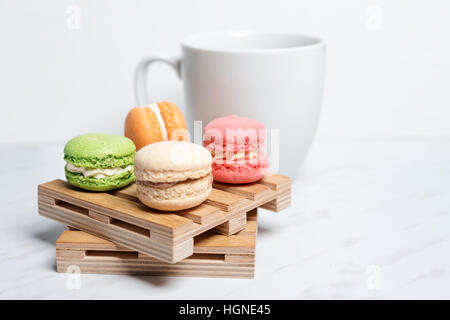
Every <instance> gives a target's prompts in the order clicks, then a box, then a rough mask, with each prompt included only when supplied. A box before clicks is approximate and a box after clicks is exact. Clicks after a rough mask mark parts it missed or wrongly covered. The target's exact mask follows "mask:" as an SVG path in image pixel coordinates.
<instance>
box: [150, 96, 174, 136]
mask: <svg viewBox="0 0 450 320" xmlns="http://www.w3.org/2000/svg"><path fill="white" fill-rule="evenodd" d="M148 107H149V108H150V109H151V110H152V111H153V112H154V113H155V116H156V120H158V124H159V129H160V130H161V135H162V138H163V141H167V140H169V135H168V133H167V128H166V123H165V122H164V119H163V117H162V115H161V110H160V109H159V106H158V104H157V103H152V104H149V105H148Z"/></svg>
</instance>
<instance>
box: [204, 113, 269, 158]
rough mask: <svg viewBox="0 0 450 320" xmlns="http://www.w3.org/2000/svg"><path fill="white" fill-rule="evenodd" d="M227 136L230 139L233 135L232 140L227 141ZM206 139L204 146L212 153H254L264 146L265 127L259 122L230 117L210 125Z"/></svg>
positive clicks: (205, 131) (205, 132) (206, 128)
mask: <svg viewBox="0 0 450 320" xmlns="http://www.w3.org/2000/svg"><path fill="white" fill-rule="evenodd" d="M227 131H228V132H227ZM227 134H228V138H230V136H229V135H230V134H233V136H231V140H230V139H227ZM204 137H205V138H204V141H203V145H204V146H205V147H207V148H208V150H210V151H211V150H213V149H221V150H223V151H224V152H225V151H237V150H247V151H253V150H258V149H260V148H262V146H264V142H265V127H264V126H263V125H262V124H261V123H260V122H259V121H257V120H254V119H250V118H245V117H238V116H235V115H230V116H227V117H221V118H217V119H214V120H213V121H211V122H210V123H208V125H207V126H206V127H205V130H204Z"/></svg>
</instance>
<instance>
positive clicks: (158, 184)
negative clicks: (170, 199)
mask: <svg viewBox="0 0 450 320" xmlns="http://www.w3.org/2000/svg"><path fill="white" fill-rule="evenodd" d="M209 177H211V173H209V174H208V175H206V176H204V177H201V178H199V179H187V180H183V181H177V182H153V181H140V180H138V181H137V184H139V185H141V186H146V187H150V188H156V189H167V188H171V187H173V186H176V185H180V184H183V183H184V184H187V183H192V182H195V181H198V180H201V179H205V178H206V179H208V178H209Z"/></svg>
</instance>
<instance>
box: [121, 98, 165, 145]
mask: <svg viewBox="0 0 450 320" xmlns="http://www.w3.org/2000/svg"><path fill="white" fill-rule="evenodd" d="M125 136H126V137H128V138H130V139H131V140H132V141H133V142H134V144H135V145H136V150H140V149H141V148H142V147H145V146H146V145H148V144H151V143H155V142H158V141H163V135H162V132H161V129H160V127H159V123H158V119H157V117H156V115H155V113H154V112H153V111H152V110H151V109H150V108H148V107H145V108H139V107H136V108H133V109H131V110H130V112H129V113H128V115H127V117H126V119H125Z"/></svg>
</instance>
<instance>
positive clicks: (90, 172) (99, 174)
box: [66, 162, 133, 179]
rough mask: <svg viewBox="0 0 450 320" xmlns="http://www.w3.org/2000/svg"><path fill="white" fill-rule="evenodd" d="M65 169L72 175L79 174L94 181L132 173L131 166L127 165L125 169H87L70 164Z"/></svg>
mask: <svg viewBox="0 0 450 320" xmlns="http://www.w3.org/2000/svg"><path fill="white" fill-rule="evenodd" d="M66 169H67V171H69V172H72V173H81V174H82V175H83V176H84V177H85V178H89V177H93V178H95V179H102V178H105V177H111V176H115V175H119V174H121V173H124V172H132V171H133V165H128V166H127V167H125V168H122V167H116V168H87V167H78V166H76V165H74V164H72V163H69V162H68V163H67V164H66Z"/></svg>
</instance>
